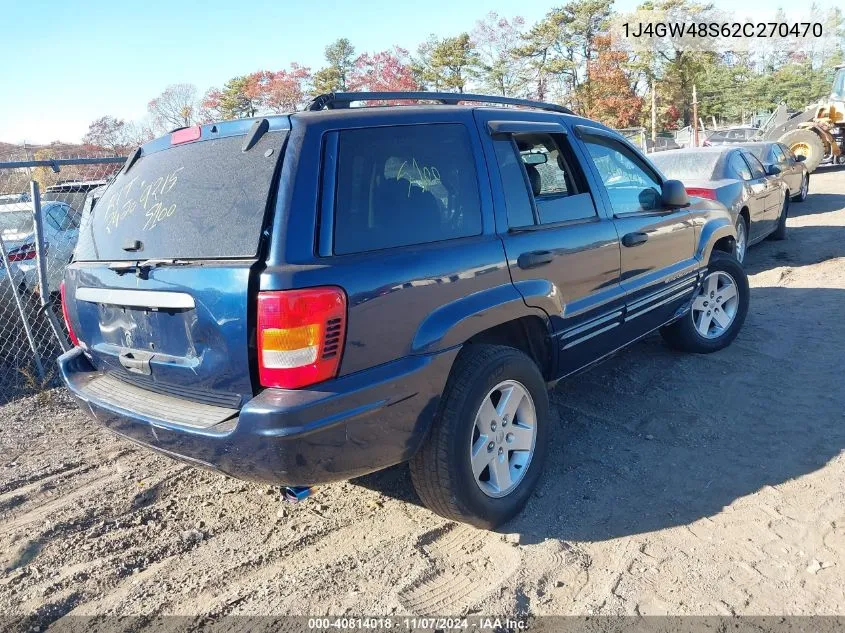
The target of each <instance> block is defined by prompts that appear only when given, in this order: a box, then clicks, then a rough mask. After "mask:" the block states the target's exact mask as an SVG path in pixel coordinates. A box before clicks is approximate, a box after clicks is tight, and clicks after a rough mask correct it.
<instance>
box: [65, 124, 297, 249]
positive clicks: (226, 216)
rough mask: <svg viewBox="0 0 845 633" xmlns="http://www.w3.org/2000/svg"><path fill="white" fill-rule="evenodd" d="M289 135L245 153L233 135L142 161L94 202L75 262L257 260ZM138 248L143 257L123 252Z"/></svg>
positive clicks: (268, 138) (270, 137) (275, 135)
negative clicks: (133, 247)
mask: <svg viewBox="0 0 845 633" xmlns="http://www.w3.org/2000/svg"><path fill="white" fill-rule="evenodd" d="M286 134H287V132H286V131H272V132H268V133H266V134H265V135H264V136H263V137H261V139H260V140H259V141H258V143H257V144H256V145H255V146H254V147H252V148H251V149H250V150H249V151H246V152H244V151H241V146H242V144H243V142H244V137H243V136H242V135H237V136H230V137H224V138H215V139H210V140H206V141H198V142H194V143H185V144H183V145H176V146H174V147H168V148H167V149H163V150H159V151H153V152H151V153H150V154H147V155H142V156H141V157H140V158H139V159H138V160H137V161H136V162H135V164H134V165H133V166H132V167H131V169H130V170H129V172H128V173H127V172H126V171H125V170H122V171H121V172H120V173H119V174H118V176H117V177H116V178H115V179H114V181H113V182H112V183H111V184H110V185H109V186H108V188H107V189H106V190H105V192H104V193H103V196H102V198H100V200H99V201H98V202H97V205H96V207H95V208H94V211H93V213H92V214H91V216H90V218H91V221H90V222H89V221H86V222H85V225H84V226H83V227H82V228H81V229H80V237H79V243H78V245H77V251H76V259H77V260H78V261H86V260H88V261H90V260H103V261H113V260H138V259H158V258H168V259H170V258H173V259H223V258H251V257H255V256H256V255H257V253H258V245H259V240H260V237H261V229H262V225H263V222H264V214H265V210H266V208H267V200H268V197H269V195H270V192H271V189H272V181H273V176H274V173H275V168H276V164H277V162H278V160H279V156H280V154H281V150H282V146H283V143H284V139H285V135H286ZM270 150H272V151H270ZM135 241H138V242H140V243H141V248H140V249H138V250H125V249H124V246H127V245H128V244H130V243H133V242H135Z"/></svg>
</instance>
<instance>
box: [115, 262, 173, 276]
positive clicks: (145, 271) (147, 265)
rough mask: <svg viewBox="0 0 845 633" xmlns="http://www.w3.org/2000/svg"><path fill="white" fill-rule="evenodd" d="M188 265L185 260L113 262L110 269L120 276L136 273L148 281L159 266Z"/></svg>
mask: <svg viewBox="0 0 845 633" xmlns="http://www.w3.org/2000/svg"><path fill="white" fill-rule="evenodd" d="M187 263H188V261H187V260H184V259H145V260H139V261H134V262H112V263H111V264H109V268H110V269H111V270H113V271H115V272H116V273H117V274H118V275H122V274H124V273H128V272H132V271H134V272H135V274H136V275H137V276H138V277H140V278H141V279H146V278H147V275H149V273H150V271H151V270H153V269H154V268H157V267H159V266H184V265H186V264H187Z"/></svg>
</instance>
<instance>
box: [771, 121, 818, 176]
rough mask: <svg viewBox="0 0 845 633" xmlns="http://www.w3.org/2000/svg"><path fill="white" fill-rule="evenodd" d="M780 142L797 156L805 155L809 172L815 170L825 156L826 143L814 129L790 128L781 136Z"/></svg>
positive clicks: (805, 162)
mask: <svg viewBox="0 0 845 633" xmlns="http://www.w3.org/2000/svg"><path fill="white" fill-rule="evenodd" d="M780 142H781V143H783V144H784V145H786V146H787V147H788V148H789V149H790V150H791V151H792V153H793V154H795V155H796V156H803V157H804V164H805V165H806V166H807V171H808V172H814V171H815V170H816V167H818V166H819V164H820V163H821V162H822V158H824V143H823V142H822V140H821V138H819V135H818V134H816V133H815V132H813V131H812V130H808V129H805V128H798V129H797V130H790V131H789V132H787V133H786V134H784V135H783V136H781V137H780Z"/></svg>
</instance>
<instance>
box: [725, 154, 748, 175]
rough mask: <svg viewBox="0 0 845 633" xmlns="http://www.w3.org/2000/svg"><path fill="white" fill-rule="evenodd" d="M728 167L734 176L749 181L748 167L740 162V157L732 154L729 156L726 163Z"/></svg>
mask: <svg viewBox="0 0 845 633" xmlns="http://www.w3.org/2000/svg"><path fill="white" fill-rule="evenodd" d="M728 167H729V168H730V170H731V171H732V172H733V174H734V176H735V177H737V178H741V179H742V180H751V170H750V169H749V168H748V165H747V164H746V163H745V161H744V160H742V156H740V155H739V154H737V153H736V152H734V153H733V154H731V157H730V160H729V161H728Z"/></svg>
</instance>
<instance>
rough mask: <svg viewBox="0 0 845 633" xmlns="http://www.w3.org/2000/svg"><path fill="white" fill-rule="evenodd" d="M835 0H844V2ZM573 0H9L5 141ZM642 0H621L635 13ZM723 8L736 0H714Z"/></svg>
mask: <svg viewBox="0 0 845 633" xmlns="http://www.w3.org/2000/svg"><path fill="white" fill-rule="evenodd" d="M834 1H836V0H834ZM563 3H564V0H531V1H529V2H526V1H524V0H521V1H516V0H484V1H480V0H347V1H345V2H336V1H333V0H322V1H320V0H312V1H304V2H303V1H302V0H298V1H296V2H292V1H290V0H275V1H273V2H271V1H263V2H262V1H261V0H253V1H252V2H237V1H233V0H226V1H221V0H205V1H203V2H191V1H190V0H181V1H180V0H130V1H128V2H127V1H122V0H118V1H115V0H108V1H105V0H75V1H71V2H68V1H67V0H30V1H29V2H24V1H22V0H0V24H2V29H0V31H2V37H0V60H2V66H0V68H2V70H0V141H5V142H9V143H19V142H22V141H27V142H30V143H49V142H51V141H54V140H62V141H67V142H76V141H79V140H80V138H81V137H82V135H83V134H84V133H85V131H86V130H87V128H88V124H89V123H90V122H91V121H93V120H94V119H96V118H98V117H100V116H103V115H111V116H115V117H117V118H121V119H127V120H139V119H142V118H143V117H144V116H145V115H146V104H147V102H148V101H149V100H150V99H152V98H153V97H155V96H156V95H158V94H159V93H160V92H161V91H162V90H163V89H164V88H165V87H166V86H167V85H168V84H174V83H191V84H194V85H195V86H196V87H197V90H198V92H199V93H200V94H202V93H203V92H205V90H206V89H208V88H209V87H211V86H218V87H219V86H222V84H223V83H224V82H226V81H227V80H228V79H230V78H231V77H234V76H236V75H239V74H245V73H248V72H251V71H254V70H259V69H266V70H279V69H282V68H287V67H288V65H289V64H290V62H294V61H296V62H299V63H300V64H303V65H305V66H310V67H311V69H312V70H317V69H318V68H319V67H320V66H322V65H323V64H324V60H323V49H324V48H325V46H326V44H329V43H330V42H332V41H334V40H335V39H337V38H339V37H347V38H349V40H351V42H352V43H353V45H354V46H355V47H356V51H358V52H364V51H380V50H384V49H388V48H390V47H392V46H393V45H394V44H399V45H401V46H403V47H405V48H408V49H410V50H411V51H412V52H414V51H415V49H416V47H417V45H418V44H419V43H421V42H423V41H424V40H425V39H427V37H428V36H429V35H430V34H432V33H433V34H436V35H438V36H446V35H455V34H457V33H459V32H461V31H469V30H471V29H472V27H473V26H474V24H475V21H476V20H478V19H480V18H482V17H484V15H485V14H486V13H487V12H489V11H495V12H497V13H499V15H502V16H505V17H512V16H514V15H521V16H523V17H524V18H525V19H526V22H527V23H528V24H531V23H533V22H535V21H537V20H539V19H540V18H542V17H543V16H544V15H545V14H546V12H548V10H549V9H550V8H552V7H554V6H560V5H561V4H563ZM636 4H639V1H638V0H617V1H616V3H615V8H616V9H617V10H619V11H630V10H632V9H633V8H634V6H635V5H636ZM715 4H717V5H719V6H720V7H723V8H725V9H728V8H731V6H732V5H735V4H736V3H735V1H734V0H716V2H715Z"/></svg>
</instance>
